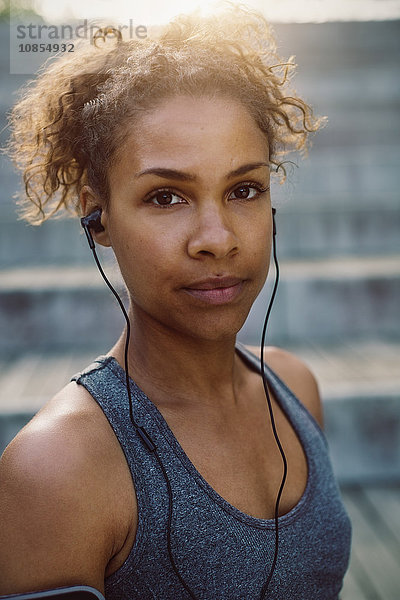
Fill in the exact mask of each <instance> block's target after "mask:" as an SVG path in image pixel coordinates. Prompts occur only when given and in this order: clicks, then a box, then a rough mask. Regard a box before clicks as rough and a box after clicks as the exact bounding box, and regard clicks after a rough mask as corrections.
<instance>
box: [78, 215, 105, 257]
mask: <svg viewBox="0 0 400 600" xmlns="http://www.w3.org/2000/svg"><path fill="white" fill-rule="evenodd" d="M81 225H82V227H83V229H84V230H85V233H86V237H87V241H88V242H89V246H90V248H91V249H92V250H93V249H94V240H93V237H92V233H91V231H90V230H91V229H92V230H93V231H94V232H95V233H100V231H104V227H103V225H102V224H101V208H98V209H97V210H95V211H93V212H92V213H90V215H87V216H86V217H82V218H81Z"/></svg>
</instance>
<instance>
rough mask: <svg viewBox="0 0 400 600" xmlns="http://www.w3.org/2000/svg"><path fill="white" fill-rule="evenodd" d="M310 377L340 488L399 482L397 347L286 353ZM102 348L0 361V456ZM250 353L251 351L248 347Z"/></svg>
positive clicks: (380, 344) (353, 345)
mask: <svg viewBox="0 0 400 600" xmlns="http://www.w3.org/2000/svg"><path fill="white" fill-rule="evenodd" d="M286 349H288V350H291V351H293V352H294V353H295V354H296V355H297V356H299V357H300V358H302V359H303V360H304V361H305V362H306V363H307V364H308V365H309V367H310V368H311V369H312V371H313V372H314V373H315V375H316V377H317V380H318V383H319V387H320V392H321V397H322V399H323V404H324V415H325V431H326V434H327V437H328V440H329V444H330V449H331V455H332V461H333V464H334V468H335V470H336V473H337V475H338V477H339V479H340V481H341V482H343V483H354V482H371V481H385V480H388V481H389V480H397V481H400V368H399V367H400V359H399V356H400V342H397V343H395V342H392V341H390V340H389V341H388V340H383V339H380V340H378V339H376V340H373V341H370V342H359V341H357V340H356V341H354V340H352V341H349V340H342V342H341V343H340V345H336V346H326V345H321V344H315V343H313V342H309V341H306V342H303V344H302V345H301V346H294V347H286ZM106 350H107V348H105V347H103V348H101V349H100V348H96V349H92V350H91V351H89V350H87V351H85V352H84V351H82V350H81V349H80V348H79V346H78V345H77V347H76V349H75V350H74V351H70V352H68V353H61V354H57V353H41V352H37V351H35V352H30V353H29V354H23V355H18V356H15V357H14V358H11V357H9V358H8V359H5V358H4V359H2V360H0V451H1V450H2V449H3V448H4V447H5V445H6V444H7V443H8V442H9V441H10V440H11V439H12V437H13V436H14V435H15V434H16V433H17V431H18V430H19V429H20V428H21V427H22V426H23V425H24V424H25V423H26V422H27V421H28V420H29V419H30V418H31V417H32V416H33V414H34V413H35V412H37V410H39V408H40V407H41V406H42V405H43V404H44V403H45V402H46V401H47V400H48V399H49V398H50V397H52V396H53V395H54V394H55V393H56V392H57V391H58V390H59V389H60V388H61V387H62V386H64V385H65V384H66V383H67V382H68V381H69V380H70V378H71V376H72V375H73V374H74V373H76V372H78V371H79V370H81V369H83V368H84V367H85V366H86V365H87V364H89V363H90V362H91V361H92V360H93V358H95V357H96V356H97V355H98V354H101V353H104V352H105V351H106ZM254 351H255V352H256V353H258V348H257V347H256V348H254Z"/></svg>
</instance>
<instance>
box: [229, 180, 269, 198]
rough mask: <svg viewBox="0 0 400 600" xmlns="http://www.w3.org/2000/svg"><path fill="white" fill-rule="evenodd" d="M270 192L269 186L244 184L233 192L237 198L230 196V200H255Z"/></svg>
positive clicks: (252, 183)
mask: <svg viewBox="0 0 400 600" xmlns="http://www.w3.org/2000/svg"><path fill="white" fill-rule="evenodd" d="M268 190H269V186H267V187H262V186H261V185H260V184H258V183H254V182H248V183H242V184H240V185H239V186H238V187H237V188H235V189H234V190H233V192H232V194H236V197H235V198H231V196H229V200H235V199H237V200H253V199H254V198H258V196H260V194H262V193H263V192H267V191H268Z"/></svg>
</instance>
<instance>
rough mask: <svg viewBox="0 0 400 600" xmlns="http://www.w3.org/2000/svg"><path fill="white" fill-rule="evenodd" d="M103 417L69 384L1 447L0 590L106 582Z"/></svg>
mask: <svg viewBox="0 0 400 600" xmlns="http://www.w3.org/2000/svg"><path fill="white" fill-rule="evenodd" d="M104 419H105V417H104V415H102V413H101V411H100V410H97V409H96V406H95V403H94V401H93V399H91V396H90V395H89V393H88V392H87V391H86V390H84V389H83V388H82V387H81V386H78V385H77V384H75V383H71V384H69V385H68V386H66V387H65V388H64V389H63V390H62V391H61V392H60V393H59V394H57V396H55V397H54V398H53V399H52V400H51V401H50V402H49V403H48V404H47V405H46V406H45V407H44V408H43V409H42V410H41V411H39V413H38V414H37V415H36V416H35V417H34V418H33V419H32V420H31V421H30V423H29V424H28V425H27V426H25V427H24V428H23V429H22V430H21V432H20V433H19V434H18V435H17V436H16V437H15V438H14V440H13V441H12V442H11V443H10V444H9V446H8V447H7V448H6V450H5V451H4V453H3V456H2V458H1V461H0V529H1V531H2V544H1V547H0V571H1V572H2V574H4V577H2V583H1V584H0V594H1V593H11V592H18V591H26V590H29V589H35V586H37V587H42V589H43V588H45V587H55V586H57V585H67V584H70V583H81V584H82V583H84V584H87V585H92V586H94V587H97V589H100V590H101V589H102V587H103V580H104V571H105V567H106V565H107V563H108V561H109V560H110V558H111V557H112V555H113V554H114V551H115V549H114V547H113V543H114V542H113V540H114V538H115V536H114V533H115V532H114V531H113V522H114V521H113V514H112V509H111V504H110V494H109V492H108V489H107V487H105V485H104V481H107V475H110V476H111V475H112V473H113V470H114V468H115V456H114V455H113V441H112V437H111V433H109V432H108V431H107V422H105V423H104ZM100 440H101V441H100ZM21 586H22V587H21ZM37 587H36V589H37ZM24 588H25V589H24Z"/></svg>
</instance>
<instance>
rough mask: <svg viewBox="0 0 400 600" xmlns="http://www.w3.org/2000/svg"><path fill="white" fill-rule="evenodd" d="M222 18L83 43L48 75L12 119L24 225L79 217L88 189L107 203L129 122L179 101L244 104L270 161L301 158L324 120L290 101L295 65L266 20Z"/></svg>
mask: <svg viewBox="0 0 400 600" xmlns="http://www.w3.org/2000/svg"><path fill="white" fill-rule="evenodd" d="M226 4H227V5H228V6H227V8H226V9H225V10H224V11H223V12H222V13H221V14H219V15H218V18H216V17H215V15H207V16H203V15H200V14H199V10H197V11H194V12H192V13H191V14H187V15H179V16H177V17H176V18H174V19H173V20H172V21H171V22H169V23H168V24H166V25H164V26H162V27H161V28H159V29H158V31H157V32H155V33H153V35H151V36H148V37H146V38H145V39H141V40H127V41H124V40H120V41H119V42H118V43H116V44H115V43H114V44H109V43H108V42H107V43H104V44H101V45H99V44H97V45H93V44H90V43H86V45H85V44H84V45H81V46H80V47H78V48H77V51H76V52H75V53H74V54H73V55H72V58H71V54H69V55H68V56H63V57H61V58H58V59H56V60H54V61H53V62H52V63H51V64H50V65H48V66H47V67H46V68H45V69H44V70H43V71H42V73H40V74H39V76H38V77H37V79H36V80H34V81H33V82H30V84H28V85H27V86H26V87H25V88H24V89H23V94H22V97H21V99H20V101H19V102H18V103H17V104H16V106H15V107H14V109H13V111H12V113H11V116H10V125H11V130H12V136H11V139H10V142H9V145H8V153H9V154H10V155H11V156H12V158H13V159H14V162H15V164H16V165H17V167H18V168H19V169H20V170H21V171H22V173H23V180H24V183H25V193H24V195H23V198H22V200H20V204H21V206H22V211H21V212H22V217H23V218H25V219H27V220H28V221H29V222H31V223H33V224H40V223H41V222H43V221H45V220H46V219H47V218H49V217H50V216H52V215H55V214H56V213H57V214H62V213H65V211H70V212H71V211H72V212H73V213H75V214H79V213H80V211H79V192H80V189H81V187H82V186H83V185H85V184H89V185H90V186H91V187H92V188H93V189H94V190H95V191H96V192H97V193H98V194H99V195H100V196H101V197H102V198H103V199H104V201H105V202H107V201H108V199H109V186H108V179H107V173H108V169H109V167H110V165H111V164H112V161H113V159H115V156H116V149H117V148H118V146H119V145H120V144H121V143H122V142H123V138H124V134H125V133H126V128H124V125H126V123H127V122H128V121H129V122H131V123H134V119H135V118H138V117H140V115H142V114H143V112H144V111H149V110H152V109H153V108H155V107H156V106H157V105H158V104H159V103H160V102H162V101H163V100H165V99H166V98H168V97H170V96H174V95H176V94H191V95H211V96H213V95H218V94H221V95H228V96H231V97H233V98H236V99H238V100H240V101H241V102H242V103H243V104H244V105H245V106H246V107H247V109H248V110H249V112H250V114H252V116H253V117H254V119H255V121H256V123H257V124H258V126H259V127H260V129H261V130H262V131H263V132H264V133H265V135H266V138H267V141H268V145H269V152H270V158H271V161H272V162H273V163H275V164H277V162H278V158H280V157H281V156H282V155H284V154H285V153H286V152H289V151H291V150H300V151H302V150H304V149H305V148H306V145H307V138H308V134H309V133H310V132H313V131H316V130H317V129H318V128H319V126H320V124H321V119H317V118H315V117H314V116H313V113H312V109H311V108H310V106H308V105H307V104H306V103H305V102H304V101H303V100H302V99H301V98H299V97H297V96H296V95H295V94H294V93H292V94H290V93H288V92H287V91H286V87H287V84H288V82H289V79H290V78H289V69H291V67H293V66H294V63H293V58H291V59H289V60H288V61H282V59H281V58H280V57H279V56H278V55H277V52H276V45H275V40H274V37H273V34H272V31H271V28H270V26H269V24H268V23H267V21H266V20H265V18H264V17H263V16H262V15H261V14H260V13H259V12H257V11H255V10H252V9H250V8H248V7H246V6H244V5H242V4H237V3H231V2H227V3H226Z"/></svg>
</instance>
